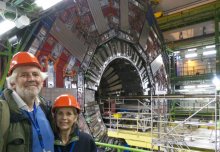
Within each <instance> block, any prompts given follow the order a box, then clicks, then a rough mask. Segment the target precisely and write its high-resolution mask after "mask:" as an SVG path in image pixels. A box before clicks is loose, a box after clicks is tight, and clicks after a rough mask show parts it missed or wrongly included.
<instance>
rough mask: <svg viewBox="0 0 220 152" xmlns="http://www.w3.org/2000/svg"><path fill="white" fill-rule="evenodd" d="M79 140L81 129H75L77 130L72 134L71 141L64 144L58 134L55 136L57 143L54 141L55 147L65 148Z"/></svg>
mask: <svg viewBox="0 0 220 152" xmlns="http://www.w3.org/2000/svg"><path fill="white" fill-rule="evenodd" d="M78 140H79V129H78V128H75V130H74V131H73V132H72V133H71V134H70V140H69V141H68V142H67V143H66V144H64V143H63V142H62V140H61V138H60V136H59V135H58V134H56V135H55V141H54V145H57V146H65V145H68V144H70V143H72V142H76V141H78Z"/></svg>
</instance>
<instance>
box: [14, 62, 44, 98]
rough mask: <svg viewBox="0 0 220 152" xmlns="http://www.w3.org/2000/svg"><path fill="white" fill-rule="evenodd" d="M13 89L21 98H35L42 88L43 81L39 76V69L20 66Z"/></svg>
mask: <svg viewBox="0 0 220 152" xmlns="http://www.w3.org/2000/svg"><path fill="white" fill-rule="evenodd" d="M17 71H18V74H17V77H16V81H15V83H14V85H13V86H12V87H13V89H14V90H15V91H16V92H17V93H18V95H19V96H21V97H22V98H24V97H36V96H37V95H38V94H39V93H40V90H41V88H42V87H43V79H42V77H41V76H40V69H38V68H37V67H35V66H20V67H18V68H17Z"/></svg>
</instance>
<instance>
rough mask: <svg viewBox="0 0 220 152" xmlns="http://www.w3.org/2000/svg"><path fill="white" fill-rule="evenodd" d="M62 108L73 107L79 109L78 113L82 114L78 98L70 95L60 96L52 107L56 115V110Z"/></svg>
mask: <svg viewBox="0 0 220 152" xmlns="http://www.w3.org/2000/svg"><path fill="white" fill-rule="evenodd" d="M62 107H73V108H76V109H77V112H78V113H79V112H80V106H79V103H78V102H77V100H76V98H75V97H74V96H72V95H69V94H63V95H60V96H58V97H57V98H56V99H55V101H54V104H53V107H52V112H53V113H54V112H55V109H56V108H62Z"/></svg>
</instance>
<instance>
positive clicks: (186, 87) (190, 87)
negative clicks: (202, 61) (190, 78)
mask: <svg viewBox="0 0 220 152" xmlns="http://www.w3.org/2000/svg"><path fill="white" fill-rule="evenodd" d="M183 88H184V89H194V88H196V86H194V85H188V86H184V87H183Z"/></svg>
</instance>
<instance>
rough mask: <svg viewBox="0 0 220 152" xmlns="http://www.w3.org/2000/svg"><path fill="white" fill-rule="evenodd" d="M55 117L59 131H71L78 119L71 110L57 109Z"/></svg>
mask: <svg viewBox="0 0 220 152" xmlns="http://www.w3.org/2000/svg"><path fill="white" fill-rule="evenodd" d="M55 115H56V116H55V119H56V125H57V127H58V128H59V130H60V131H68V130H71V129H72V126H73V125H74V124H75V123H76V121H77V117H78V114H77V113H74V109H73V108H58V109H57V111H56V114H55Z"/></svg>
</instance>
